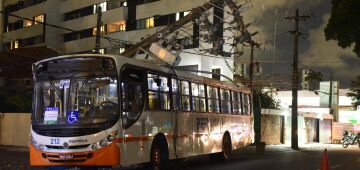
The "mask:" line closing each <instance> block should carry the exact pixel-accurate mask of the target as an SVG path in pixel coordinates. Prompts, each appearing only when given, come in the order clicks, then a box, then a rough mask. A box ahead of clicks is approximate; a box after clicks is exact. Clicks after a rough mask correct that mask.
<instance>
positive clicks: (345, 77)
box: [242, 0, 360, 89]
mask: <svg viewBox="0 0 360 170" xmlns="http://www.w3.org/2000/svg"><path fill="white" fill-rule="evenodd" d="M296 8H299V10H300V15H312V17H311V18H309V19H307V20H306V21H302V22H300V24H299V29H300V32H302V33H304V34H305V36H303V37H301V38H299V64H300V68H305V69H311V70H314V71H319V72H322V73H323V75H324V80H325V81H327V80H329V79H330V72H333V80H335V81H336V80H337V81H339V82H340V88H347V87H349V84H350V81H351V80H355V77H356V76H358V75H360V67H358V66H359V65H360V57H357V56H356V55H355V54H354V53H353V52H352V48H347V49H342V48H341V47H339V46H337V42H336V41H326V40H325V35H324V28H325V27H326V25H327V22H328V19H329V17H330V13H331V1H330V0H312V1H309V0H271V1H269V0H252V1H251V3H249V5H248V9H247V10H246V11H244V12H243V13H242V16H243V17H244V22H245V23H251V24H252V25H251V26H250V27H249V31H250V32H255V31H259V34H258V35H256V36H255V37H254V38H255V40H257V41H258V42H260V43H261V44H262V47H261V49H257V50H256V51H255V59H256V60H259V61H263V62H261V65H262V66H263V72H264V73H263V74H262V75H260V76H258V77H257V79H268V78H270V77H271V75H272V74H271V73H272V72H274V76H273V80H274V82H277V83H280V84H277V86H278V87H284V88H287V89H288V88H289V87H290V85H291V84H290V82H291V73H292V68H291V64H292V60H293V36H292V35H291V34H290V33H288V31H289V30H293V29H294V21H289V20H286V19H284V17H285V16H286V15H295V9H296ZM276 9H277V11H278V12H277V24H276V26H277V29H276V30H277V34H276V48H275V55H273V54H274V33H275V32H274V30H275V23H276V17H275V13H276V12H275V11H276ZM249 54H250V52H249V50H246V51H245V54H244V55H243V56H242V60H244V61H248V60H249ZM273 56H275V57H274V61H275V62H274V69H273V62H272V61H273ZM273 70H274V71H273Z"/></svg>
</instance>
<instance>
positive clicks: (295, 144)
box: [285, 9, 309, 150]
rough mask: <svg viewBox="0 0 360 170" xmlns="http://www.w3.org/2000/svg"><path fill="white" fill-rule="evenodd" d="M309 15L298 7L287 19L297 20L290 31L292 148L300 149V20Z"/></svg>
mask: <svg viewBox="0 0 360 170" xmlns="http://www.w3.org/2000/svg"><path fill="white" fill-rule="evenodd" d="M305 18H309V16H300V15H299V9H296V12H295V16H287V17H285V19H289V20H295V30H293V31H290V33H292V34H293V35H294V59H293V76H292V105H291V148H292V149H294V150H297V149H299V145H298V86H299V62H298V55H299V51H298V47H299V35H301V33H300V32H299V21H300V20H303V19H305Z"/></svg>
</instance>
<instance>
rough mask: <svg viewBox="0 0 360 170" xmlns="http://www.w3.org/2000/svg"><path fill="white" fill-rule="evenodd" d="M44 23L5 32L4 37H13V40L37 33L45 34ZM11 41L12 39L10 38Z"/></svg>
mask: <svg viewBox="0 0 360 170" xmlns="http://www.w3.org/2000/svg"><path fill="white" fill-rule="evenodd" d="M43 27H44V26H43V25H42V24H37V25H32V26H28V27H23V28H20V29H17V30H13V31H10V32H4V33H3V36H4V37H11V39H12V40H18V39H24V38H28V37H33V36H35V35H41V34H43ZM9 41H10V40H9Z"/></svg>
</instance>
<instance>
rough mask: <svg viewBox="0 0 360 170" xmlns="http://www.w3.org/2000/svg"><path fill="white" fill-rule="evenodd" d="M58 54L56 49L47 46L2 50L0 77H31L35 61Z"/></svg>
mask: <svg viewBox="0 0 360 170" xmlns="http://www.w3.org/2000/svg"><path fill="white" fill-rule="evenodd" d="M57 55H58V53H57V52H56V51H55V50H53V49H51V48H47V47H45V46H39V47H29V48H18V49H14V50H9V51H5V52H0V77H4V78H6V79H22V78H31V77H32V73H31V66H32V64H33V63H35V62H36V61H39V60H42V59H45V58H49V57H54V56H57Z"/></svg>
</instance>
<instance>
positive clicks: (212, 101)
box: [207, 86, 220, 113]
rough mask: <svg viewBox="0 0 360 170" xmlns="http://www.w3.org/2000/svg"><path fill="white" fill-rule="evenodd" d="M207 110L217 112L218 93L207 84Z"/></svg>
mask: <svg viewBox="0 0 360 170" xmlns="http://www.w3.org/2000/svg"><path fill="white" fill-rule="evenodd" d="M207 94H208V95H207V96H208V110H209V112H211V113H219V111H220V109H219V94H218V90H217V88H215V87H211V86H207Z"/></svg>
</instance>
